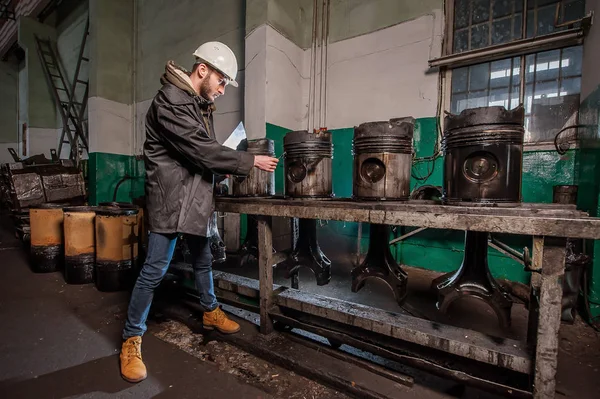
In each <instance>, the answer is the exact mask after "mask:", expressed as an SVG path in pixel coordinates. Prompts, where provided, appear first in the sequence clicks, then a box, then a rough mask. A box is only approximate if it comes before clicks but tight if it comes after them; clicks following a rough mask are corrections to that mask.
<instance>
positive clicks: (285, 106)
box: [245, 10, 444, 137]
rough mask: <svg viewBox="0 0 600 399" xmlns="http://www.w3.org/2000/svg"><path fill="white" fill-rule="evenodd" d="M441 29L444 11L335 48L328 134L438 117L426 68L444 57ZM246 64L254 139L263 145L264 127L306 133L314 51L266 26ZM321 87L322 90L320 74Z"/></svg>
mask: <svg viewBox="0 0 600 399" xmlns="http://www.w3.org/2000/svg"><path fill="white" fill-rule="evenodd" d="M443 24H444V21H443V12H442V10H434V11H432V12H431V13H430V14H427V15H424V16H422V17H419V18H417V19H414V20H411V21H407V22H403V23H401V24H397V25H394V26H391V27H389V28H385V29H382V30H378V31H375V32H372V33H369V34H366V35H362V36H358V37H353V38H350V39H346V40H341V41H338V42H335V43H332V44H330V45H329V53H328V76H327V80H328V82H327V121H326V127H327V128H329V129H338V128H347V127H352V126H355V125H358V124H360V123H363V122H367V121H376V120H387V119H389V118H395V117H403V116H413V117H415V118H420V117H432V116H435V114H436V110H437V100H438V74H437V72H433V73H430V72H429V71H428V68H429V67H428V62H427V61H428V60H429V59H431V58H434V57H438V56H439V55H440V54H441V46H442V32H443ZM246 59H247V60H248V62H247V65H246V68H247V69H246V74H247V76H248V79H247V83H246V99H245V107H246V119H245V123H246V126H247V128H248V129H247V130H248V131H249V132H252V133H249V135H252V136H253V137H264V134H265V133H264V128H263V127H262V126H264V124H265V122H267V123H272V124H275V125H277V126H281V127H285V128H288V129H292V130H299V129H306V128H307V122H308V121H307V117H308V100H309V83H310V82H309V75H310V61H311V51H310V49H307V50H303V49H302V48H300V47H299V46H297V45H296V44H294V43H293V42H291V41H290V40H288V39H287V38H285V37H284V36H283V35H281V34H280V33H279V32H277V31H276V30H275V29H273V28H272V27H270V26H268V25H262V26H260V27H259V28H257V29H256V30H254V31H253V32H252V33H251V34H250V35H249V36H248V38H247V39H246ZM316 79H317V83H318V81H319V79H320V75H319V74H318V75H317V77H316ZM263 82H264V83H263ZM263 99H264V100H263ZM263 105H264V108H263ZM318 112H319V110H318V108H317V115H318ZM263 115H264V116H263Z"/></svg>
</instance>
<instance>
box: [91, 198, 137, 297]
mask: <svg viewBox="0 0 600 399" xmlns="http://www.w3.org/2000/svg"><path fill="white" fill-rule="evenodd" d="M138 214H139V209H138V208H137V206H135V205H131V204H130V205H129V207H128V208H127V207H123V206H121V207H100V208H99V209H98V210H97V211H96V228H95V233H96V288H98V290H99V291H121V290H127V289H129V288H130V287H131V286H132V285H133V283H134V281H135V269H134V265H136V263H137V256H138V223H139V221H138Z"/></svg>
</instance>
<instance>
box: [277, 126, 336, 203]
mask: <svg viewBox="0 0 600 399" xmlns="http://www.w3.org/2000/svg"><path fill="white" fill-rule="evenodd" d="M283 150H284V152H285V161H284V173H285V195H286V196H288V197H293V198H327V197H332V196H333V190H332V180H331V163H332V159H333V144H332V142H331V133H330V132H318V133H309V132H308V131H306V130H299V131H295V132H290V133H288V134H286V135H285V137H284V138H283Z"/></svg>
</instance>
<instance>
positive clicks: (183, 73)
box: [160, 61, 216, 114]
mask: <svg viewBox="0 0 600 399" xmlns="http://www.w3.org/2000/svg"><path fill="white" fill-rule="evenodd" d="M160 82H161V83H162V84H163V92H164V93H165V94H167V97H168V98H169V100H170V101H171V102H172V103H173V104H190V103H194V102H195V103H196V104H197V105H198V106H199V107H200V109H201V110H202V111H205V112H207V113H208V114H211V113H212V112H214V111H215V110H216V107H215V104H214V103H213V102H212V101H208V100H207V99H205V98H204V97H202V96H201V95H199V94H198V93H197V92H196V90H195V89H194V87H193V85H192V81H191V80H190V77H189V72H188V71H187V70H186V69H185V68H183V67H181V66H179V65H177V64H175V62H174V61H169V62H167V65H165V73H164V74H163V75H162V76H161V78H160Z"/></svg>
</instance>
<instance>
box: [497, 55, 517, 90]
mask: <svg viewBox="0 0 600 399" xmlns="http://www.w3.org/2000/svg"><path fill="white" fill-rule="evenodd" d="M514 75H516V76H514ZM518 76H519V66H518V62H517V63H515V65H514V66H511V60H510V59H506V60H501V61H494V62H492V63H491V67H490V87H491V88H496V87H504V88H508V86H510V84H511V78H512V79H514V80H515V81H516V80H517V79H518ZM513 83H514V82H513ZM505 91H506V92H507V93H508V90H505Z"/></svg>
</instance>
